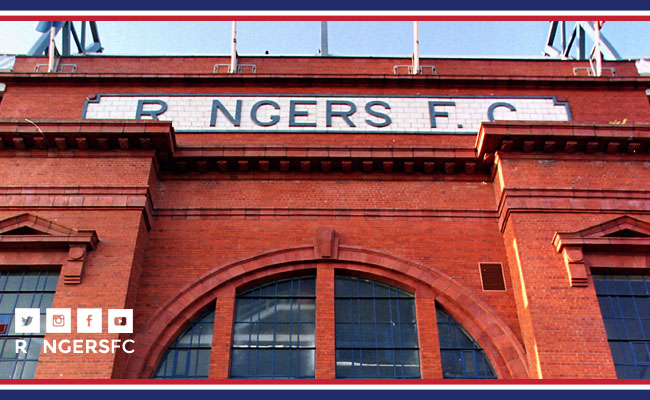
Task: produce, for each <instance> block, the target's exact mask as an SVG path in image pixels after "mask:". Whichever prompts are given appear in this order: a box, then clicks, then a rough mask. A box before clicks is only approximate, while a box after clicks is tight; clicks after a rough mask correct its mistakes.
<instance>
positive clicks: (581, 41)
mask: <svg viewBox="0 0 650 400" xmlns="http://www.w3.org/2000/svg"><path fill="white" fill-rule="evenodd" d="M604 23H605V21H576V23H575V26H574V27H573V32H572V33H571V37H570V38H569V40H568V42H567V36H566V21H551V26H550V28H549V32H548V38H547V40H546V47H544V51H543V52H542V54H543V55H544V56H546V57H553V58H561V59H565V60H566V59H569V58H570V56H569V53H570V52H571V47H572V46H573V42H574V41H575V40H576V39H577V41H578V45H577V51H578V57H577V59H578V60H589V63H590V65H591V69H592V74H591V75H592V76H601V74H602V60H603V56H604V57H607V58H609V59H614V60H620V59H621V56H620V55H619V54H618V52H617V51H616V50H615V49H614V46H612V44H611V43H610V42H609V41H608V40H607V38H606V37H605V36H604V35H603V34H602V32H601V31H600V28H601V27H602V25H603V24H604ZM558 27H561V45H562V49H561V50H559V49H557V48H555V47H554V46H553V42H555V35H556V34H557V30H558ZM587 37H589V39H591V41H592V42H593V43H594V45H593V47H592V48H591V52H590V53H589V54H587V52H586V47H585V39H586V38H587Z"/></svg>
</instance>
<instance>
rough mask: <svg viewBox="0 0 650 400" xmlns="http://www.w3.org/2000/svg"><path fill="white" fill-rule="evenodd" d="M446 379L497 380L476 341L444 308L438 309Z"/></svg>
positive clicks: (437, 316) (437, 314)
mask: <svg viewBox="0 0 650 400" xmlns="http://www.w3.org/2000/svg"><path fill="white" fill-rule="evenodd" d="M436 318H437V324H438V338H439V340H440V352H441V357H442V370H443V377H444V378H450V379H454V378H467V379H481V378H488V379H496V377H497V376H496V375H495V374H494V369H493V368H492V365H491V364H490V362H489V360H488V358H487V356H486V355H485V352H484V351H483V349H481V347H480V346H479V345H478V343H476V341H475V340H474V339H473V338H472V337H471V336H470V334H469V333H467V332H466V331H465V330H464V329H463V328H462V327H461V326H460V324H458V322H456V320H454V319H453V318H452V317H451V316H450V315H449V314H447V313H446V312H445V311H444V310H443V309H442V308H440V307H436Z"/></svg>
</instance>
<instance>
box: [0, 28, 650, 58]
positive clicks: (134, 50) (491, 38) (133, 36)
mask: <svg viewBox="0 0 650 400" xmlns="http://www.w3.org/2000/svg"><path fill="white" fill-rule="evenodd" d="M75 24H76V27H77V28H76V29H77V30H78V31H80V26H81V25H80V23H79V22H76V23H75ZM97 24H98V30H99V36H100V39H101V44H102V46H103V48H104V52H103V54H106V55H228V54H230V45H231V22H229V21H148V22H138V21H99V22H98V23H97ZM574 24H575V23H574V22H573V21H570V22H567V35H569V34H570V33H571V30H572V29H573V26H574ZM35 27H36V21H20V22H14V21H0V54H25V53H27V51H28V50H29V49H30V48H31V46H32V45H33V44H34V42H35V41H36V40H37V39H38V37H39V36H40V35H41V34H40V33H39V32H36V30H35ZM548 31H549V22H547V21H423V22H420V23H419V37H420V55H421V56H423V57H427V56H432V57H438V56H450V57H464V56H466V57H471V56H481V57H526V58H528V57H532V58H539V57H541V56H542V50H543V49H544V45H545V43H546V39H547V35H548ZM320 32H321V31H320V22H318V21H291V22H288V21H240V22H238V23H237V50H238V53H239V54H240V55H242V56H245V55H259V54H265V52H267V51H268V52H269V54H271V55H314V54H318V52H319V49H320V47H321V41H320ZM649 32H650V21H609V22H606V23H605V25H604V26H603V29H602V33H603V35H604V36H605V37H606V38H607V39H608V40H609V42H610V43H611V44H612V45H613V46H614V48H615V49H616V50H617V51H618V53H619V54H620V55H621V57H622V58H624V59H628V58H632V59H634V58H650V40H648V37H649ZM59 41H60V38H59ZM328 43H329V53H330V54H331V55H337V56H385V55H390V56H405V57H408V56H410V55H411V54H412V53H413V23H412V22H410V21H330V22H328ZM556 44H557V46H556V47H559V46H560V44H559V35H558V39H557V40H556ZM591 45H592V43H591V42H590V41H587V46H588V49H589V48H590V47H591ZM59 46H60V44H59ZM574 47H575V46H574Z"/></svg>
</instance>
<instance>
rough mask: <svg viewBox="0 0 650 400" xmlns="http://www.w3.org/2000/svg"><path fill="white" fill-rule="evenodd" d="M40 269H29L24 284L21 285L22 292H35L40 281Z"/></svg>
mask: <svg viewBox="0 0 650 400" xmlns="http://www.w3.org/2000/svg"><path fill="white" fill-rule="evenodd" d="M39 275H40V272H38V271H27V272H25V275H24V277H23V284H22V285H21V286H20V290H21V291H22V292H33V291H34V290H36V282H37V281H38V276H39Z"/></svg>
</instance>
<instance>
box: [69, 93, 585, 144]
mask: <svg viewBox="0 0 650 400" xmlns="http://www.w3.org/2000/svg"><path fill="white" fill-rule="evenodd" d="M154 96H156V97H261V96H268V97H299V98H311V97H323V98H324V97H330V98H341V97H345V98H386V97H394V98H435V99H551V100H553V105H554V106H564V107H565V109H566V112H567V116H568V117H569V121H573V116H572V115H571V108H570V107H569V102H568V101H559V100H558V99H557V97H556V96H554V95H549V96H487V95H476V96H472V95H459V96H450V95H442V96H439V95H422V94H420V95H403V94H402V95H391V94H382V95H371V94H367V95H348V94H323V93H319V94H311V95H305V94H304V93H303V94H286V93H282V94H276V93H254V94H238V93H227V94H223V93H99V94H97V96H95V98H93V99H86V100H85V101H84V106H83V110H82V112H81V119H84V120H86V112H87V109H88V104H91V103H93V104H98V103H99V102H100V101H101V99H102V97H154ZM90 121H92V120H90ZM518 121H519V120H518ZM175 132H177V133H238V134H259V133H267V134H324V133H325V134H348V135H349V134H357V135H376V134H380V135H476V133H477V132H475V131H461V132H459V131H456V132H451V131H435V132H402V131H389V130H387V131H377V132H368V131H349V130H337V131H333V130H322V129H321V130H317V129H314V130H303V131H289V130H287V131H270V130H263V129H261V130H260V129H245V130H244V129H239V130H223V129H197V130H193V129H187V130H181V129H178V130H175Z"/></svg>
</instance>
